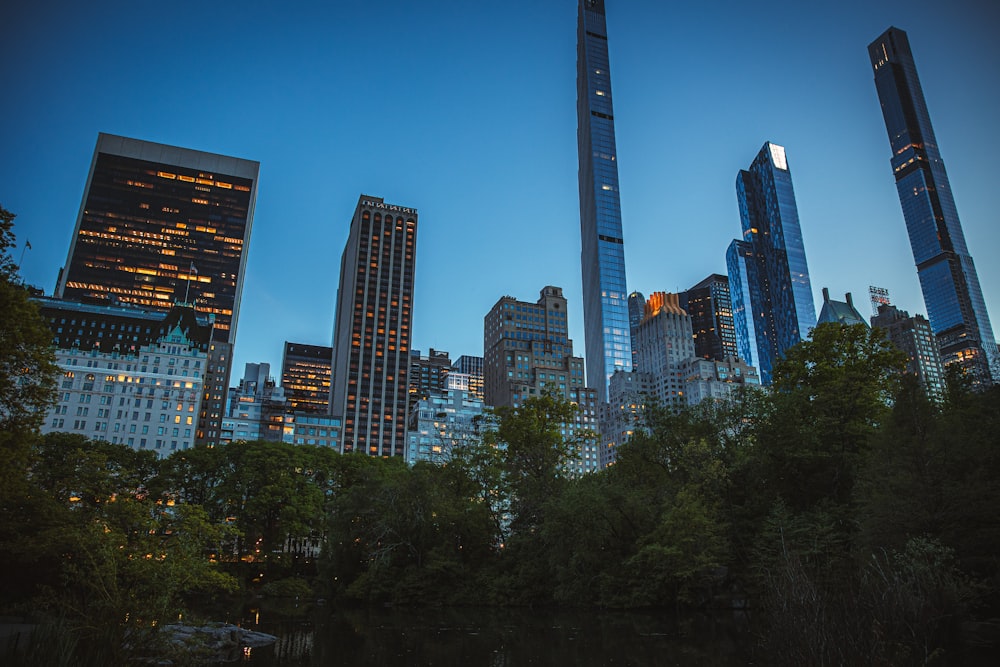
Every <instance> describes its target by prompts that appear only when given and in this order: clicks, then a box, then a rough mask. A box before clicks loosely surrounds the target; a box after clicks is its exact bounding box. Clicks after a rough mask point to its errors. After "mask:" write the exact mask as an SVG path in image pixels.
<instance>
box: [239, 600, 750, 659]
mask: <svg viewBox="0 0 1000 667" xmlns="http://www.w3.org/2000/svg"><path fill="white" fill-rule="evenodd" d="M230 621H231V622H238V623H239V624H240V625H242V626H243V627H245V628H247V629H251V630H257V631H260V632H267V633H270V634H273V635H276V636H277V637H278V642H277V643H276V644H275V645H274V646H273V647H268V648H264V649H253V650H252V651H249V654H248V655H245V656H243V657H242V658H241V660H240V662H242V664H248V665H254V666H256V667H279V666H280V667H293V666H294V667H300V666H306V665H309V666H312V665H317V666H318V665H323V666H339V665H344V666H347V665H350V666H352V667H354V666H361V665H379V666H386V667H394V666H402V665H441V666H449V665H454V666H456V667H458V666H462V667H477V666H479V665H484V666H485V665H488V666H489V667H516V666H519V665H578V666H583V667H587V666H594V667H596V666H597V665H602V666H603V665H621V666H635V667H639V666H644V665H649V666H653V665H745V664H747V663H748V662H749V657H748V656H749V648H748V647H749V646H750V644H751V642H752V639H751V636H750V632H749V630H748V629H747V627H746V625H747V624H746V617H745V616H744V615H742V614H740V613H735V614H734V613H733V612H726V613H718V614H689V615H686V616H683V617H677V616H675V615H673V614H671V613H669V612H659V613H652V612H645V613H643V612H627V613H626V612H588V611H579V610H570V611H553V610H530V609H467V608H449V609H359V610H339V609H338V610H335V609H331V608H329V607H325V606H317V607H313V608H295V607H294V606H293V605H289V604H284V605H279V606H278V607H276V608H268V607H267V606H262V607H260V608H247V609H246V610H245V611H244V613H243V618H242V619H230ZM228 664H230V665H232V664H233V663H228Z"/></svg>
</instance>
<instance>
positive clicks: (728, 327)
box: [678, 273, 739, 361]
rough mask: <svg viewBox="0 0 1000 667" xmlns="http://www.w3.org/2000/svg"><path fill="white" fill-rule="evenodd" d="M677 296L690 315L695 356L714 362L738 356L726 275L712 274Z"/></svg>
mask: <svg viewBox="0 0 1000 667" xmlns="http://www.w3.org/2000/svg"><path fill="white" fill-rule="evenodd" d="M678 296H679V299H680V306H681V308H683V309H684V310H685V312H687V314H688V315H690V316H691V326H692V328H693V331H694V353H695V355H697V356H699V357H702V358H703V359H715V360H717V361H722V360H724V359H726V358H727V357H736V356H739V353H738V352H737V351H736V331H735V329H734V327H733V305H732V298H731V297H730V296H729V278H728V277H726V276H723V275H719V274H717V273H713V274H712V275H710V276H708V277H707V278H705V279H704V280H702V281H701V282H700V283H698V284H697V285H695V286H694V287H692V288H691V289H689V290H686V291H684V292H681V293H680V294H679V295H678Z"/></svg>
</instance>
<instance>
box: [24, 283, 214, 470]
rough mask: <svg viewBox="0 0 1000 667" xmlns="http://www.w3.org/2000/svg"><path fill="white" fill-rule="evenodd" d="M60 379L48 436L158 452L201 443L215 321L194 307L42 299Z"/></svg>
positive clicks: (45, 425)
mask: <svg viewBox="0 0 1000 667" xmlns="http://www.w3.org/2000/svg"><path fill="white" fill-rule="evenodd" d="M35 301H36V302H37V303H38V304H39V307H40V309H41V313H42V316H43V317H44V318H45V319H46V320H47V321H48V323H49V327H50V328H51V330H52V340H53V346H54V348H55V357H56V364H57V365H58V366H59V368H60V370H61V371H62V373H63V375H62V378H60V383H59V387H58V393H57V395H56V401H55V403H54V404H53V406H52V407H51V408H50V409H49V412H48V414H47V415H46V418H45V422H44V423H43V425H42V428H41V431H42V433H53V432H69V433H78V434H80V435H83V436H85V437H87V438H91V439H95V440H104V441H107V442H112V443H119V444H123V445H127V446H128V447H131V448H133V449H136V450H149V451H154V452H156V453H157V455H159V456H160V457H161V458H162V457H166V456H169V455H170V454H172V453H174V452H175V451H181V450H185V449H189V448H191V447H193V446H194V444H195V442H196V434H195V429H196V420H197V415H198V410H199V407H200V406H201V401H202V398H203V383H204V381H205V377H206V372H207V367H208V362H209V347H210V345H211V340H212V326H213V325H212V322H211V320H210V319H209V318H206V317H204V316H201V315H199V314H197V313H196V312H195V311H194V309H192V308H191V307H190V306H175V307H174V308H171V309H170V310H169V311H165V312H164V311H146V310H141V309H138V308H123V307H120V306H107V305H95V304H85V303H79V302H73V301H66V300H62V299H51V298H45V297H38V298H36V299H35Z"/></svg>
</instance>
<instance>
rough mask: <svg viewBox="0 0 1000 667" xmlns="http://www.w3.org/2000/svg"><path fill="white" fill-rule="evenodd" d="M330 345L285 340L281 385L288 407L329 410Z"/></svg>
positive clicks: (331, 351)
mask: <svg viewBox="0 0 1000 667" xmlns="http://www.w3.org/2000/svg"><path fill="white" fill-rule="evenodd" d="M332 365H333V348H332V347H329V346H326V345H306V344H305V343H290V342H288V341H285V352H284V354H283V355H282V358H281V388H282V389H284V392H285V400H286V401H288V408H289V410H293V411H300V412H316V413H320V414H326V413H328V412H329V410H330V368H331V366H332Z"/></svg>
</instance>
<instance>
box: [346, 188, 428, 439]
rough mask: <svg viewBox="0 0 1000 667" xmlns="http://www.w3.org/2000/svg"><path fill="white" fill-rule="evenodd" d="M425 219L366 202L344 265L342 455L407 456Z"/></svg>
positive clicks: (373, 200) (378, 202) (412, 212)
mask: <svg viewBox="0 0 1000 667" xmlns="http://www.w3.org/2000/svg"><path fill="white" fill-rule="evenodd" d="M416 243H417V211H416V209H413V208H407V207H403V206H395V205H392V204H386V203H385V201H383V200H382V198H380V197H369V196H367V195H361V198H360V199H359V200H358V207H357V209H355V211H354V219H353V220H351V231H350V234H349V235H348V237H347V245H346V246H345V247H344V254H343V256H342V257H341V260H340V286H339V287H338V288H337V311H336V315H335V317H336V321H335V323H334V328H333V373H332V375H333V377H332V379H331V381H330V390H331V391H330V394H331V396H330V399H331V400H330V411H331V413H332V414H334V415H337V416H340V417H343V420H344V421H343V430H342V431H341V433H342V435H341V445H340V450H341V452H352V451H359V452H364V453H366V454H370V455H372V456H403V454H404V452H405V447H406V420H407V414H408V413H407V408H408V403H409V387H408V384H407V383H408V378H409V372H410V323H411V321H412V304H413V271H414V266H415V265H414V261H415V256H416Z"/></svg>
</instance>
